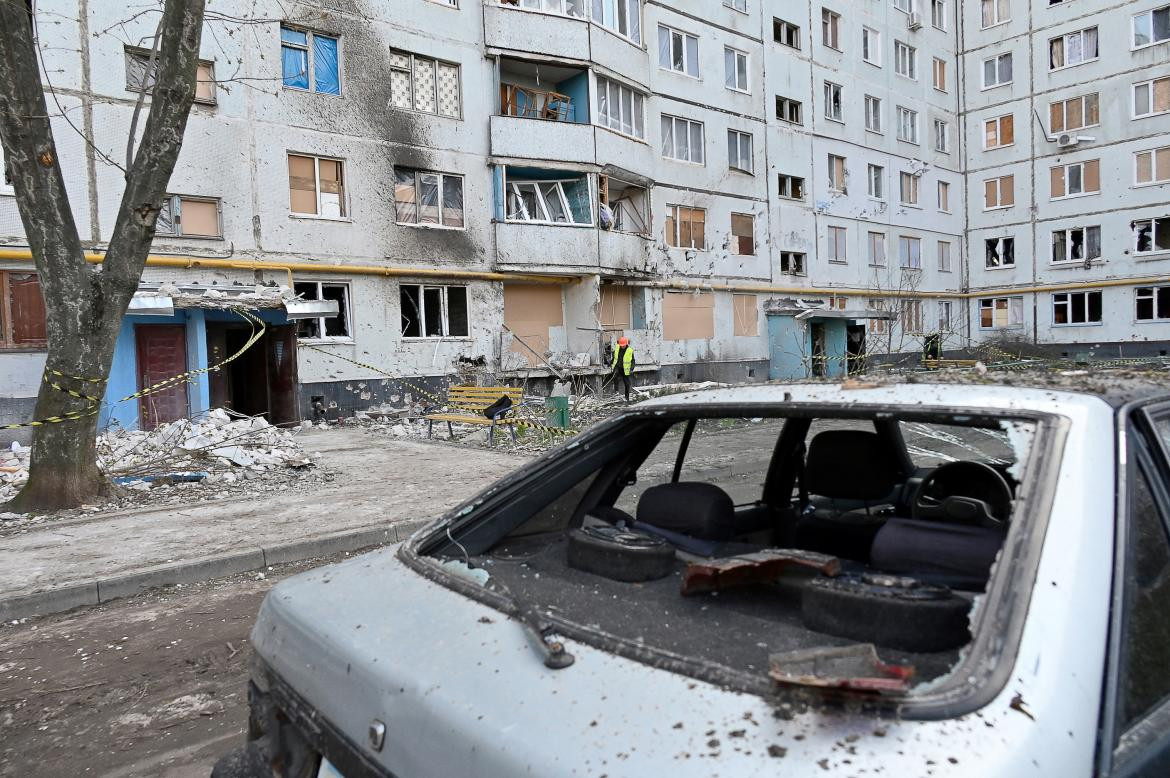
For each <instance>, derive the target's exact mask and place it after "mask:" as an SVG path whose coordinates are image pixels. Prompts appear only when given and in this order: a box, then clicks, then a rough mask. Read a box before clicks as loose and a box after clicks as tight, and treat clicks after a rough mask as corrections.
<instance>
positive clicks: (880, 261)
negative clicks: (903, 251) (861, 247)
mask: <svg viewBox="0 0 1170 778" xmlns="http://www.w3.org/2000/svg"><path fill="white" fill-rule="evenodd" d="M867 245H868V253H869V264H871V265H873V266H874V267H885V266H886V234H885V233H884V232H871V233H869V236H868V239H867Z"/></svg>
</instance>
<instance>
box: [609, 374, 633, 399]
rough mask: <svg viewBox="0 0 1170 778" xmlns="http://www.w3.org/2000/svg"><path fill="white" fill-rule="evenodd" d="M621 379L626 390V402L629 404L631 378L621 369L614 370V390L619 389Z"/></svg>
mask: <svg viewBox="0 0 1170 778" xmlns="http://www.w3.org/2000/svg"><path fill="white" fill-rule="evenodd" d="M619 379H620V380H621V382H622V384H623V385H624V386H625V388H626V402H629V401H630V377H629V376H628V375H626V374H625V371H623V370H621V369H617V370H614V371H613V388H614V389H617V384H618V380H619Z"/></svg>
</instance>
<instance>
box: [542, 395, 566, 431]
mask: <svg viewBox="0 0 1170 778" xmlns="http://www.w3.org/2000/svg"><path fill="white" fill-rule="evenodd" d="M544 420H545V424H547V425H548V426H550V427H559V428H561V429H563V430H567V429H568V428H569V398H568V397H565V396H561V397H546V398H544Z"/></svg>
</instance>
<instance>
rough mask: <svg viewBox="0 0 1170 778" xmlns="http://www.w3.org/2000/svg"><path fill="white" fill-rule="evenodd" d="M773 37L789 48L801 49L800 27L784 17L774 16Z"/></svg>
mask: <svg viewBox="0 0 1170 778" xmlns="http://www.w3.org/2000/svg"><path fill="white" fill-rule="evenodd" d="M772 38H773V39H774V40H775V41H776V42H777V43H782V44H784V45H785V46H788V47H789V48H792V49H796V50H797V51H799V50H800V28H799V27H797V26H796V25H795V24H792V23H790V22H786V21H784V20H783V19H777V18H775V17H773V18H772Z"/></svg>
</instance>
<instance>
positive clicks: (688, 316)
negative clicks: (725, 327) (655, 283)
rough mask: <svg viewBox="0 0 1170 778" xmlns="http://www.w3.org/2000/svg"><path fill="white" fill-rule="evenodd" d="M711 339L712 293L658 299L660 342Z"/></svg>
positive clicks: (713, 299)
mask: <svg viewBox="0 0 1170 778" xmlns="http://www.w3.org/2000/svg"><path fill="white" fill-rule="evenodd" d="M713 337H715V294H714V293H713V292H665V293H664V294H663V295H662V339H663V340H700V339H702V340H706V339H710V338H713Z"/></svg>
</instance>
